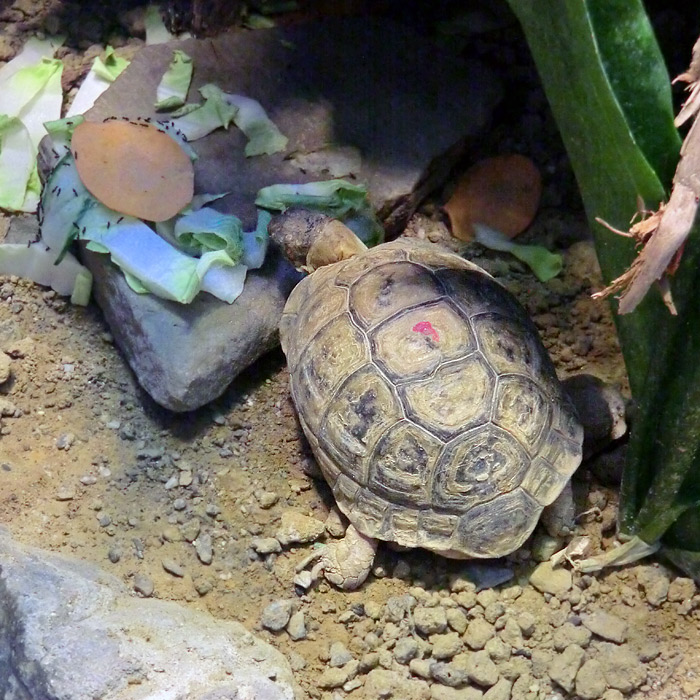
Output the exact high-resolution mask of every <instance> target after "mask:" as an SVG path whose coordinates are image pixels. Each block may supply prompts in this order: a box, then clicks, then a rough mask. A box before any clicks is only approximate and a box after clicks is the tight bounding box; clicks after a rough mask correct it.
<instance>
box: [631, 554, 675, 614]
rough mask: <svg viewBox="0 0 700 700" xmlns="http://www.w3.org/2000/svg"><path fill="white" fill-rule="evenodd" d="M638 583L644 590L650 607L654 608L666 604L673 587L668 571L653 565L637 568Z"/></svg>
mask: <svg viewBox="0 0 700 700" xmlns="http://www.w3.org/2000/svg"><path fill="white" fill-rule="evenodd" d="M637 583H638V584H639V585H640V586H641V587H642V588H643V589H644V594H645V596H646V599H647V602H648V603H649V605H653V606H654V607H658V606H659V605H661V604H662V603H663V602H665V600H666V598H667V597H668V591H669V588H670V585H671V582H670V580H669V577H668V575H667V573H666V571H665V570H664V569H662V568H661V567H659V566H658V565H653V564H652V565H649V566H638V567H637Z"/></svg>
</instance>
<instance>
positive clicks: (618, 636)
mask: <svg viewBox="0 0 700 700" xmlns="http://www.w3.org/2000/svg"><path fill="white" fill-rule="evenodd" d="M581 622H582V623H583V625H584V627H586V628H587V629H589V630H590V631H591V632H593V634H597V635H598V636H599V637H601V638H602V639H607V640H608V641H610V642H616V643H617V644H622V643H623V642H624V641H625V640H626V639H627V623H626V622H624V620H621V619H620V618H619V617H615V615H611V614H610V613H606V612H605V611H603V610H596V611H595V612H592V613H590V614H585V613H584V614H582V615H581Z"/></svg>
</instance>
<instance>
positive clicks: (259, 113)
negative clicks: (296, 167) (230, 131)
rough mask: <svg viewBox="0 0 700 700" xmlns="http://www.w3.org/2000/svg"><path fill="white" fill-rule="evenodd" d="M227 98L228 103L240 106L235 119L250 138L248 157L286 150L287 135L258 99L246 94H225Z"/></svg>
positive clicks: (247, 150) (236, 123)
mask: <svg viewBox="0 0 700 700" xmlns="http://www.w3.org/2000/svg"><path fill="white" fill-rule="evenodd" d="M225 100H226V102H228V104H230V105H233V106H234V107H237V108H238V111H237V112H236V116H235V117H234V118H233V121H234V123H235V125H236V126H237V127H238V128H239V129H240V130H241V131H242V132H243V133H244V134H245V135H246V137H247V138H248V143H247V144H246V147H245V155H246V156H247V157H249V158H250V157H251V156H260V155H264V154H267V155H270V154H272V153H277V152H279V151H284V149H285V148H286V147H287V140H288V139H287V137H286V136H285V135H284V134H283V133H282V132H281V131H280V130H279V129H278V128H277V125H276V124H275V123H274V122H273V121H272V120H271V119H270V118H269V117H268V116H267V113H266V112H265V110H264V109H263V107H262V105H261V104H260V103H259V102H258V101H257V100H254V99H252V98H250V97H245V96H244V95H228V94H227V95H225Z"/></svg>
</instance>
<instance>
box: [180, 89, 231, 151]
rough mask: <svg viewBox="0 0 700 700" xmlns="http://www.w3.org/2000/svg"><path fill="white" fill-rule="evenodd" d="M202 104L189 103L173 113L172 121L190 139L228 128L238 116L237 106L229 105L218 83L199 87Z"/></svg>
mask: <svg viewBox="0 0 700 700" xmlns="http://www.w3.org/2000/svg"><path fill="white" fill-rule="evenodd" d="M199 92H200V93H201V95H202V97H203V98H204V102H203V103H202V104H199V105H198V104H188V105H185V106H184V108H182V109H180V110H178V111H177V112H175V113H174V114H173V119H172V122H173V123H174V124H175V127H176V128H177V129H179V130H180V131H181V132H182V133H183V134H184V135H185V136H186V137H187V140H188V141H196V140H197V139H201V138H202V137H203V136H206V135H207V134H210V133H211V132H212V131H214V130H215V129H219V128H221V127H223V128H224V129H228V126H229V124H230V123H231V122H232V121H233V118H234V117H235V116H236V111H237V109H236V107H233V106H231V105H229V104H228V103H227V102H226V100H225V95H224V93H223V92H222V91H221V89H220V88H218V87H217V86H216V85H214V84H212V83H208V84H207V85H202V87H201V88H199Z"/></svg>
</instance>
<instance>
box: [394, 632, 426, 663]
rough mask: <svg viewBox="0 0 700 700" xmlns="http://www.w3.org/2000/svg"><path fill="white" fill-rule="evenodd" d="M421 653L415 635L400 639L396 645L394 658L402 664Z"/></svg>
mask: <svg viewBox="0 0 700 700" xmlns="http://www.w3.org/2000/svg"><path fill="white" fill-rule="evenodd" d="M419 653H420V649H419V647H418V642H417V641H416V640H415V639H414V638H413V637H403V638H402V639H399V640H398V641H397V642H396V646H395V647H394V658H395V659H396V660H397V661H398V662H399V663H400V664H407V663H410V662H411V661H412V660H413V659H415V658H416V657H417V656H418V654H419Z"/></svg>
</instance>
